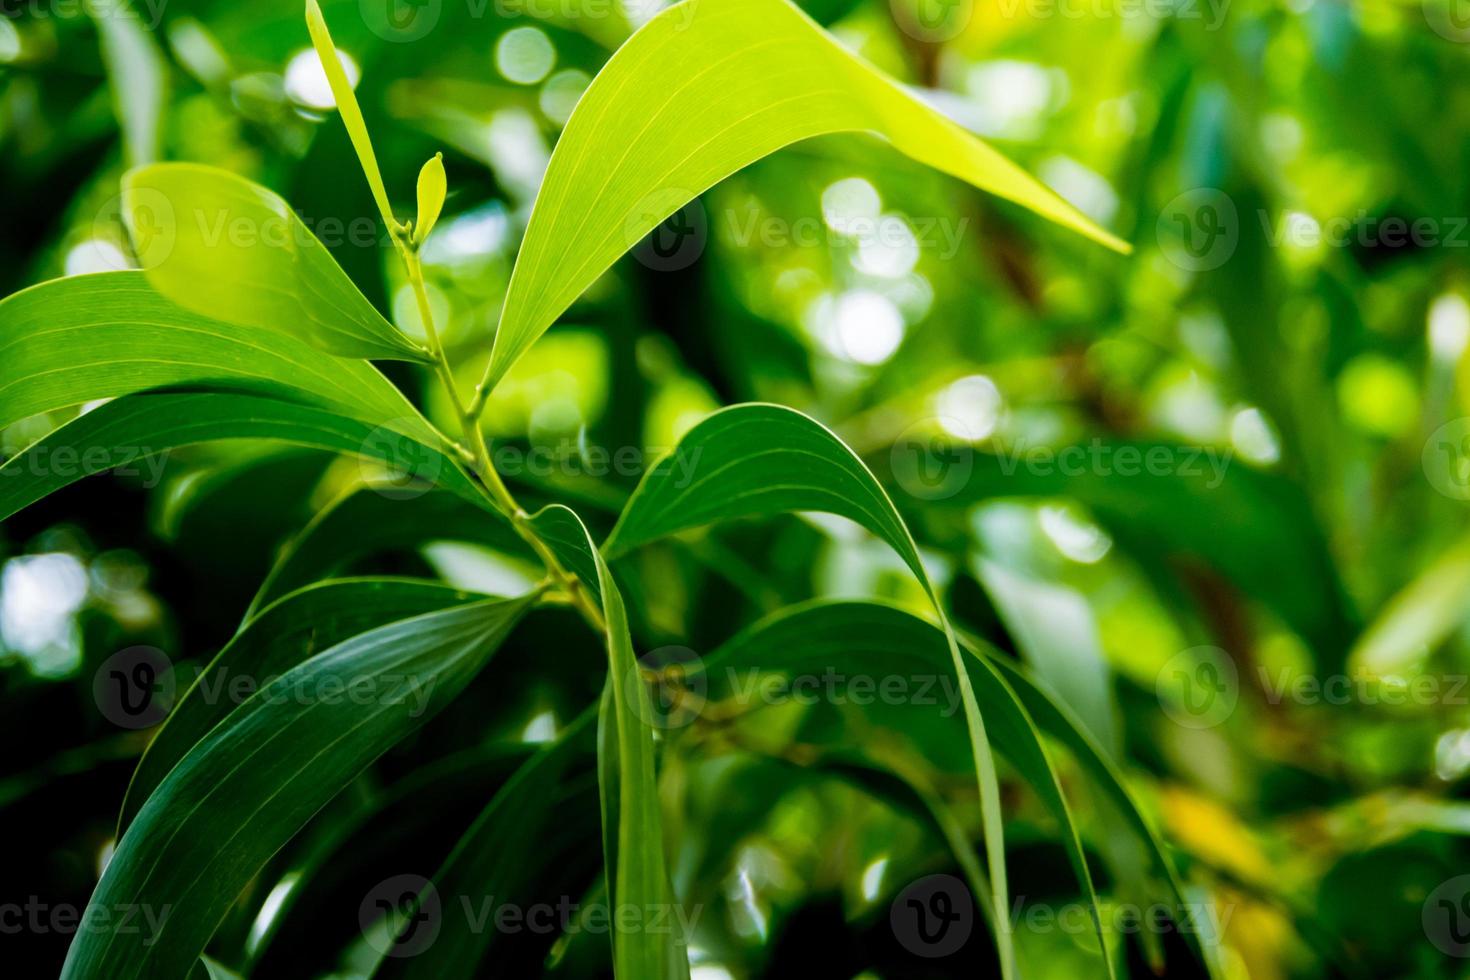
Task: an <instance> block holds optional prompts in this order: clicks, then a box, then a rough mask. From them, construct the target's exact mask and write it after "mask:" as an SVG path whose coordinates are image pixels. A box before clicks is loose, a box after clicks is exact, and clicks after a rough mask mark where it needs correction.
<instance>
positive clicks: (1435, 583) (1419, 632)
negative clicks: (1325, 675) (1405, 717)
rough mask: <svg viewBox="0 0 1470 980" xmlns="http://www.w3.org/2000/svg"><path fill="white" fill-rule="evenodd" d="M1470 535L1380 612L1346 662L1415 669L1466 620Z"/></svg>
mask: <svg viewBox="0 0 1470 980" xmlns="http://www.w3.org/2000/svg"><path fill="white" fill-rule="evenodd" d="M1467 595H1470V537H1465V538H1462V539H1461V540H1460V541H1458V542H1456V543H1455V544H1454V545H1453V546H1452V547H1451V548H1449V549H1448V550H1447V551H1445V553H1444V554H1442V555H1440V556H1439V557H1438V558H1436V559H1435V560H1434V561H1433V562H1432V563H1431V564H1430V565H1429V567H1428V568H1426V569H1424V570H1423V571H1421V572H1420V573H1419V574H1418V575H1417V576H1415V577H1414V579H1413V581H1411V582H1409V583H1408V584H1407V585H1405V586H1404V587H1403V589H1402V590H1400V591H1399V592H1398V593H1397V594H1395V595H1394V597H1393V598H1392V599H1390V600H1389V601H1388V603H1387V604H1386V605H1385V606H1384V607H1383V609H1382V610H1381V611H1380V612H1379V614H1378V616H1377V618H1376V619H1374V620H1373V622H1372V623H1370V624H1369V625H1368V628H1367V629H1365V630H1364V631H1363V634H1362V635H1361V636H1360V637H1358V641H1357V643H1355V644H1354V645H1353V648H1352V652H1351V653H1349V654H1348V666H1349V668H1351V669H1354V670H1360V671H1366V672H1367V673H1369V674H1371V675H1374V676H1377V677H1382V676H1384V675H1388V674H1396V673H1400V672H1406V671H1412V670H1413V669H1414V667H1415V665H1416V664H1418V663H1422V662H1423V661H1424V659H1425V658H1426V657H1428V656H1429V655H1430V654H1431V653H1433V652H1434V649H1435V647H1437V646H1439V644H1441V643H1443V642H1444V640H1445V638H1446V637H1447V636H1449V635H1450V633H1451V632H1452V631H1453V630H1454V629H1455V627H1456V626H1459V625H1460V624H1461V623H1463V622H1465V618H1466V609H1465V597H1466V596H1467Z"/></svg>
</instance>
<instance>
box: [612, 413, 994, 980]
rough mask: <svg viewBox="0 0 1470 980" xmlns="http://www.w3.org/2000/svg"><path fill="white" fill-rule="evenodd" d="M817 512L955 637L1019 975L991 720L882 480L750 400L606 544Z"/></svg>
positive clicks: (828, 438)
mask: <svg viewBox="0 0 1470 980" xmlns="http://www.w3.org/2000/svg"><path fill="white" fill-rule="evenodd" d="M801 510H815V511H825V512H826V513H829V514H837V515H839V516H841V517H846V518H848V519H849V520H852V521H855V522H857V523H858V524H860V525H861V526H863V527H865V528H867V529H868V530H869V531H871V532H872V533H873V534H876V535H877V536H878V537H880V538H882V539H883V540H884V541H886V542H887V543H888V544H889V545H890V546H891V547H892V548H893V550H894V551H896V552H898V555H899V557H901V558H902V559H903V560H904V562H905V563H906V564H907V565H908V566H909V568H910V569H911V570H912V571H913V573H914V576H915V578H917V579H918V580H919V583H920V584H921V585H923V587H924V591H925V592H926V593H928V595H929V598H930V600H931V601H932V602H933V604H934V611H935V614H936V615H937V616H938V617H939V621H940V624H941V625H942V626H943V627H944V633H945V636H946V637H947V638H948V640H949V649H950V660H951V666H952V669H953V671H954V675H955V678H956V680H957V681H958V684H959V690H960V699H961V701H962V702H963V704H964V709H965V722H966V726H967V728H968V731H969V737H970V751H971V754H972V756H973V759H974V763H975V782H976V788H977V789H978V791H979V796H980V809H981V812H982V813H983V815H984V831H985V850H986V859H987V862H988V864H989V867H990V880H991V894H990V898H991V915H992V921H993V922H995V923H996V947H997V948H998V949H999V951H1000V960H1001V972H1002V974H1003V975H1004V976H1005V977H1007V978H1010V977H1013V976H1014V975H1015V950H1014V943H1013V937H1012V936H1011V932H1010V928H1009V927H1010V920H1009V918H1008V913H1007V907H1008V905H1009V902H1008V901H1007V894H1008V886H1007V882H1006V865H1005V840H1004V834H1003V828H1002V815H1001V806H1000V781H999V778H998V777H997V775H996V772H995V761H994V759H992V758H991V752H990V741H989V736H988V735H987V734H986V730H985V720H984V718H983V716H982V713H981V711H980V708H979V705H978V704H977V703H976V699H975V692H974V690H973V689H972V687H971V681H970V675H969V672H968V671H967V670H966V669H965V666H964V663H963V661H962V658H961V656H960V648H959V644H958V641H957V639H956V637H955V635H954V630H953V629H952V628H951V627H950V624H949V619H948V617H947V616H946V615H945V612H944V605H943V604H942V603H941V602H940V601H939V595H938V594H937V593H936V592H935V590H934V586H933V583H931V582H930V581H929V575H928V573H927V572H926V571H925V570H924V563H923V561H922V560H921V559H920V557H919V549H918V546H917V545H915V544H914V539H913V536H912V535H911V534H909V530H908V527H907V526H905V525H904V523H903V519H902V518H901V517H900V516H899V514H898V511H897V509H896V508H895V507H894V506H893V501H892V500H891V499H890V498H889V496H888V494H887V493H886V492H884V490H883V487H882V486H880V485H879V483H878V480H877V478H875V477H874V476H873V474H872V472H871V471H870V470H869V469H868V468H867V466H866V465H864V463H863V461H862V460H860V459H859V458H858V457H857V455H856V454H854V453H853V451H852V450H851V449H849V448H848V447H847V445H846V444H845V443H843V442H842V440H841V439H838V438H837V436H836V435H834V434H833V433H832V431H831V430H829V429H828V428H827V427H826V426H823V425H822V424H821V423H819V422H817V421H816V420H814V419H812V418H809V417H808V416H806V415H803V414H802V413H801V412H798V411H796V410H794V409H790V408H785V407H783V406H781V405H769V404H748V405H735V406H732V407H730V408H725V409H721V410H720V411H718V412H713V413H711V414H710V415H708V416H706V417H705V418H704V419H703V420H702V421H700V422H699V423H698V424H696V425H695V426H694V427H693V428H692V429H690V430H689V431H688V432H687V433H685V434H684V437H683V438H682V439H680V440H679V444H678V445H677V446H676V447H674V450H673V451H672V452H671V453H670V454H669V455H668V456H667V457H666V458H665V459H663V460H661V461H660V462H659V464H658V465H656V466H654V467H653V468H652V469H650V470H649V471H648V473H646V474H645V475H644V477H643V480H642V481H641V482H640V483H639V484H638V488H637V489H636V490H634V491H633V496H632V497H630V498H629V500H628V504H627V506H626V507H625V508H624V509H623V513H622V516H621V517H619V518H618V523H617V524H616V525H615V526H614V527H613V529H612V533H611V534H609V535H608V540H607V542H606V543H605V545H604V548H605V550H606V551H607V553H608V554H609V556H615V555H617V554H619V553H622V552H624V551H627V550H628V549H630V548H633V547H636V546H638V545H640V544H644V543H646V542H649V541H652V540H655V539H657V538H660V537H663V536H665V535H668V534H673V533H675V532H677V531H681V530H687V529H689V528H692V527H699V526H701V525H704V524H709V523H712V522H714V521H718V520H730V519H735V518H746V517H762V516H771V515H775V514H780V513H786V512H790V511H801Z"/></svg>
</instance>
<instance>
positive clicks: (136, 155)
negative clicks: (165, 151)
mask: <svg viewBox="0 0 1470 980" xmlns="http://www.w3.org/2000/svg"><path fill="white" fill-rule="evenodd" d="M87 13H88V14H89V15H91V17H92V20H93V21H94V22H96V24H97V36H98V39H99V40H100V42H101V45H102V61H103V63H104V64H105V65H106V66H107V79H108V83H109V85H110V86H111V88H112V102H113V107H114V109H115V111H116V112H117V119H118V123H119V124H120V125H121V127H122V133H123V145H124V147H126V149H127V159H128V162H129V163H130V164H132V165H137V164H142V163H152V162H153V161H154V160H156V159H158V154H159V149H160V145H161V143H162V138H161V131H162V122H163V111H164V107H165V105H166V104H167V102H168V68H167V65H166V63H165V62H164V59H163V52H161V51H159V50H158V44H157V43H156V42H155V41H154V40H153V36H152V35H151V34H150V33H149V31H148V29H147V28H146V27H145V26H144V22H143V19H142V17H141V16H139V14H138V12H137V11H136V10H135V9H133V7H132V6H130V5H129V4H127V3H126V2H111V3H107V2H99V0H88V2H87ZM154 26H155V27H156V26H157V24H156V23H155V24H154Z"/></svg>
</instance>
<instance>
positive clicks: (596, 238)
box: [487, 0, 1128, 385]
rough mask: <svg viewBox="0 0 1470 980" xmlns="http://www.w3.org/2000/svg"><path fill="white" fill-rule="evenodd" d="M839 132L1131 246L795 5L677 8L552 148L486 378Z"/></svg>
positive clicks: (596, 85) (713, 0)
mask: <svg viewBox="0 0 1470 980" xmlns="http://www.w3.org/2000/svg"><path fill="white" fill-rule="evenodd" d="M843 132H861V133H872V134H876V135H878V136H880V137H882V138H884V139H886V140H887V141H889V142H890V143H892V144H893V146H894V147H895V148H897V149H898V150H900V151H902V152H903V153H905V154H906V155H908V156H910V157H912V158H913V159H914V160H917V161H919V162H920V163H924V164H927V165H928V166H931V167H934V168H935V169H937V170H940V171H942V172H944V173H947V174H950V175H952V176H955V177H958V178H960V179H961V180H965V181H968V182H969V183H971V184H974V185H975V186H976V187H979V188H981V189H983V190H988V191H991V192H992V193H995V194H998V195H1000V196H1001V197H1004V198H1007V199H1008V200H1012V201H1015V202H1017V203H1019V204H1022V205H1024V206H1025V207H1028V208H1030V209H1031V210H1033V211H1036V212H1037V213H1038V214H1041V215H1043V216H1045V217H1047V218H1050V219H1051V220H1053V221H1056V222H1058V223H1059V224H1062V225H1064V226H1066V227H1068V228H1072V229H1074V230H1076V231H1079V232H1081V233H1082V234H1084V235H1088V236H1089V237H1091V238H1094V239H1096V240H1097V241H1100V242H1103V243H1104V244H1107V245H1109V246H1110V247H1113V248H1116V249H1118V250H1120V251H1127V248H1128V247H1127V246H1126V245H1125V244H1123V243H1122V242H1121V241H1119V240H1118V239H1117V238H1115V237H1113V236H1112V235H1109V234H1108V233H1107V232H1105V231H1102V230H1101V229H1099V228H1098V227H1097V226H1096V225H1094V224H1093V223H1092V222H1091V221H1089V220H1088V219H1086V218H1085V217H1083V216H1082V215H1081V214H1080V213H1079V212H1078V211H1077V210H1076V209H1075V208H1073V207H1071V206H1070V205H1069V204H1067V203H1066V202H1065V201H1063V200H1062V199H1061V198H1059V197H1057V196H1056V195H1055V194H1053V193H1052V192H1051V191H1049V190H1047V189H1046V188H1045V187H1043V186H1042V185H1041V184H1039V183H1038V182H1037V181H1036V180H1034V179H1033V178H1031V177H1029V176H1028V175H1027V174H1026V173H1025V172H1024V171H1022V170H1021V169H1020V168H1019V167H1017V166H1016V165H1015V164H1013V163H1011V162H1010V161H1008V160H1007V159H1006V158H1005V157H1003V156H1001V155H1000V154H999V153H997V152H996V151H994V150H992V149H991V148H990V147H988V146H987V145H985V144H984V143H983V142H981V141H980V140H979V139H977V138H975V137H974V136H972V135H970V134H969V133H967V132H965V131H964V130H963V129H961V128H960V127H959V126H957V125H955V124H954V123H953V122H951V121H949V120H948V119H946V118H945V117H943V116H942V115H940V114H939V113H938V112H936V111H935V110H934V109H932V108H931V107H930V106H928V105H926V104H925V103H924V102H923V101H922V100H920V99H918V98H916V97H915V96H914V95H912V94H910V93H909V92H908V91H906V90H905V89H904V88H903V87H902V86H900V85H899V84H897V83H896V82H894V81H893V80H892V79H890V78H888V77H886V76H884V75H883V74H881V73H880V72H878V71H877V70H876V69H875V68H873V67H872V66H871V65H869V64H868V63H867V62H865V61H863V60H861V59H860V58H857V57H855V56H853V55H852V54H851V53H849V52H848V51H847V50H846V49H845V48H843V47H842V46H841V45H840V44H838V43H837V41H836V40H835V39H834V38H833V37H832V36H831V35H829V34H827V33H826V32H825V31H823V30H822V29H821V28H820V27H818V26H817V24H816V23H815V22H813V21H812V20H811V19H810V18H809V17H807V15H806V14H804V13H802V12H801V11H800V10H798V9H797V8H796V7H794V6H792V5H791V4H789V3H787V2H786V0H697V2H687V3H682V4H677V5H675V6H674V7H671V8H670V9H668V10H665V11H664V12H662V13H661V14H659V15H658V16H657V17H655V18H653V19H652V20H650V21H649V22H648V23H647V24H645V25H644V26H643V27H642V28H641V29H640V30H639V31H638V32H637V33H636V34H634V35H633V37H632V38H631V39H630V40H629V41H628V43H627V44H625V45H623V47H622V48H620V49H619V50H618V51H617V53H616V54H614V55H613V57H612V58H611V59H610V60H609V61H608V63H607V64H606V65H605V66H603V69H602V71H601V72H599V73H598V75H597V77H596V78H595V79H594V80H593V82H592V85H591V86H590V87H589V88H588V89H587V91H586V92H585V93H584V94H583V95H582V98H581V100H580V101H579V102H578V103H577V108H576V110H575V111H574V112H573V113H572V116H571V118H570V120H568V122H567V125H566V128H565V129H564V130H563V132H562V135H561V139H560V140H559V141H558V142H557V145H556V149H555V151H554V152H553V154H552V157H551V163H550V165H549V166H548V168H547V170H546V177H545V179H544V181H543V183H542V185H541V191H540V193H539V194H538V196H537V198H536V205H535V209H534V211H533V212H532V215H531V222H530V224H529V226H527V228H526V236H525V239H524V241H523V243H522V245H521V251H520V255H519V256H518V257H517V259H516V266H515V270H514V273H513V274H512V277H511V283H510V291H509V293H508V294H507V295H506V300H505V310H504V313H503V314H502V316H501V321H500V330H499V332H498V333H497V334H496V336H495V347H494V351H493V353H492V354H491V359H490V364H489V366H488V369H487V382H488V384H489V385H493V384H494V383H495V382H497V381H499V380H500V378H502V377H504V375H505V372H506V371H508V370H509V369H510V367H511V365H512V364H514V363H515V362H516V359H517V358H519V357H520V356H521V354H523V353H525V351H526V348H528V347H530V346H531V344H532V343H534V342H535V341H536V338H538V337H540V336H541V334H543V333H545V332H546V330H547V328H548V327H550V326H551V325H552V323H554V322H555V320H556V318H557V317H558V316H560V315H561V313H562V312H563V311H564V310H565V309H566V308H567V307H568V306H570V305H571V304H572V302H573V301H574V300H575V299H576V298H577V297H578V296H580V295H581V294H582V292H583V291H584V290H586V289H587V287H588V286H590V285H591V284H592V283H593V282H594V281H596V279H597V278H598V277H599V276H601V275H602V274H603V272H605V271H606V270H607V268H608V267H609V266H610V265H612V263H613V262H614V261H615V260H616V259H617V258H618V256H620V255H622V254H623V253H624V252H626V251H627V250H628V249H630V248H632V247H633V246H634V245H636V244H637V243H638V242H639V240H641V239H642V238H643V236H645V235H646V234H648V233H649V232H650V231H652V230H653V229H654V228H656V227H657V226H658V225H659V223H660V222H662V221H663V220H664V219H665V218H667V217H668V216H669V215H671V214H673V213H674V212H675V211H677V210H678V209H679V208H680V207H681V206H683V205H684V204H686V203H687V202H689V201H690V200H692V199H693V198H694V197H695V196H696V195H698V194H700V193H702V192H703V191H705V190H706V189H708V188H709V187H711V186H713V185H714V184H716V183H717V182H719V181H720V180H722V179H724V178H725V177H728V176H729V175H730V174H732V173H734V172H735V171H737V170H739V169H740V168H742V167H744V166H746V165H747V164H750V163H752V162H754V161H756V160H759V159H760V158H762V157H764V156H767V155H768V154H770V153H773V152H775V151H776V150H778V149H780V148H781V147H783V146H787V145H789V144H791V143H795V142H797V141H798V140H803V139H807V138H809V137H812V136H821V135H826V134H829V133H843Z"/></svg>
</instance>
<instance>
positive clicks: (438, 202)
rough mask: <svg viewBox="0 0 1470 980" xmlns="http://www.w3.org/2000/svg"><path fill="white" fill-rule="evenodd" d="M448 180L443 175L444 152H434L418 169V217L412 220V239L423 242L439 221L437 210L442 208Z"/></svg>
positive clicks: (419, 242)
mask: <svg viewBox="0 0 1470 980" xmlns="http://www.w3.org/2000/svg"><path fill="white" fill-rule="evenodd" d="M447 192H448V182H447V179H446V178H445V176H444V154H442V153H435V154H434V158H433V159H432V160H430V161H429V162H428V163H426V164H424V166H423V168H422V169H420V170H419V186H418V199H419V211H418V217H416V218H415V219H414V222H413V240H414V241H415V242H416V243H418V244H423V241H424V239H426V238H428V237H429V232H431V231H433V230H434V225H435V224H436V223H437V222H438V221H439V212H440V211H443V210H444V195H445V194H446V193H447Z"/></svg>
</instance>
